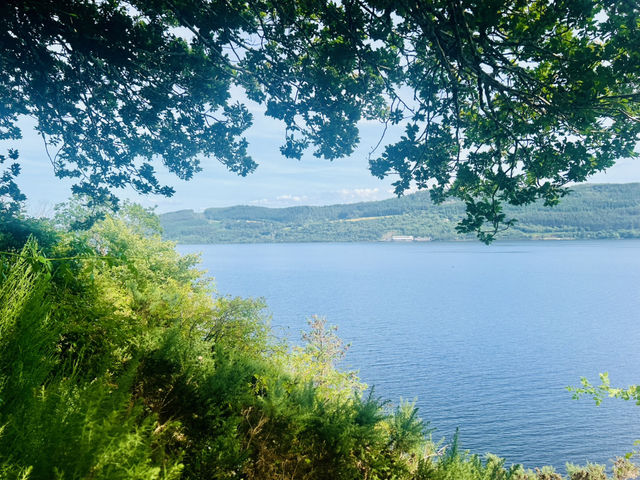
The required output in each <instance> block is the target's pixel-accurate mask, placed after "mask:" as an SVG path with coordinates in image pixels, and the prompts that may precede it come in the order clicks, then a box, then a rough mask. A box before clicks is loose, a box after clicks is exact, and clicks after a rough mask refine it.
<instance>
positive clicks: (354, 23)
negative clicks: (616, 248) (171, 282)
mask: <svg viewBox="0 0 640 480" xmlns="http://www.w3.org/2000/svg"><path fill="white" fill-rule="evenodd" d="M639 16H640V7H639V6H638V4H637V2H634V1H624V2H611V1H604V0H582V1H580V2H576V1H573V0H559V1H556V2H545V1H539V0H528V1H522V0H508V1H503V2H495V1H489V0H484V1H479V2H478V1H475V2H472V1H469V0H432V1H429V2H426V3H425V2H421V1H417V0H412V1H405V2H396V1H391V0H362V1H357V2H356V1H345V2H335V1H332V0H319V1H299V0H286V1H282V0H251V1H249V2H235V1H229V2H209V1H205V0H176V1H153V2H150V1H143V0H112V1H109V2H97V3H91V2H86V1H83V0H66V1H65V2H62V3H61V2H58V1H54V0H46V1H35V0H29V1H22V0H20V1H18V0H9V1H5V2H3V3H2V4H1V5H0V44H1V45H2V47H3V48H2V49H1V50H0V66H1V67H2V71H3V72H5V75H3V76H2V78H1V79H0V103H2V105H3V108H2V111H0V139H3V140H4V139H8V140H16V139H19V138H20V135H21V132H20V128H19V126H18V118H19V116H21V115H28V116H30V117H32V118H33V119H35V121H36V123H37V131H38V133H39V134H40V135H41V136H42V137H43V139H44V140H45V142H46V144H47V146H48V150H47V152H48V154H49V157H50V161H51V163H52V164H53V168H54V172H55V174H56V175H57V176H58V177H60V178H70V179H72V180H73V181H75V182H76V183H75V184H74V186H73V190H74V192H75V193H84V194H88V195H89V196H90V197H91V198H93V199H95V200H104V199H110V200H113V196H112V194H111V193H110V190H111V189H115V188H122V187H125V186H131V187H133V188H134V189H135V190H137V191H139V192H141V193H159V194H163V195H171V194H172V193H173V190H172V189H171V188H170V187H169V186H164V185H162V184H160V182H159V181H158V179H157V176H156V173H155V169H154V164H155V163H156V162H158V161H161V162H163V164H164V165H165V166H166V167H167V168H168V169H169V170H170V171H171V172H172V173H174V174H175V175H176V176H178V177H179V178H182V179H189V178H191V177H192V176H193V175H194V174H195V173H196V172H198V171H199V170H200V160H199V159H200V158H201V157H202V156H206V157H213V158H216V159H218V160H219V161H220V162H222V163H223V164H224V165H226V166H227V167H228V168H229V170H231V171H233V172H236V173H238V174H240V175H246V174H248V173H250V172H252V171H253V170H254V169H255V168H256V164H255V162H254V161H253V159H251V158H250V157H249V155H248V153H247V142H246V140H245V138H244V137H243V136H242V135H243V134H244V132H245V131H246V129H247V128H248V127H249V126H250V125H251V120H252V116H251V114H250V113H249V109H248V108H247V107H246V106H245V105H244V104H242V103H240V102H236V101H235V99H234V96H235V97H236V98H238V97H237V96H236V95H235V93H236V92H237V91H242V92H243V93H244V95H245V97H246V98H248V99H250V100H252V101H254V102H257V103H258V104H260V105H261V106H262V107H263V109H264V112H265V114H266V115H267V116H270V117H272V118H274V119H277V120H280V121H282V122H283V123H284V128H283V134H284V135H283V136H284V139H283V142H284V143H283V145H282V147H281V152H282V153H283V155H286V156H288V157H292V158H301V156H302V155H303V153H304V152H305V150H307V149H309V148H311V149H312V150H313V153H314V155H316V156H318V157H323V158H327V159H335V158H340V157H345V156H348V155H350V154H351V153H353V151H354V148H355V146H356V145H357V143H358V141H359V135H358V123H359V122H360V121H362V120H367V119H368V120H379V121H381V122H383V123H384V124H385V127H381V130H384V131H386V130H387V129H386V126H389V125H394V124H395V125H397V126H398V127H399V128H402V129H404V134H403V135H402V136H401V138H400V139H399V140H397V141H395V142H392V143H390V144H389V145H387V146H386V147H385V148H384V151H383V152H382V153H380V154H379V155H378V156H377V157H374V158H372V160H371V162H370V169H371V172H372V173H373V174H374V175H375V176H377V177H380V178H382V177H385V176H388V175H397V176H398V179H397V180H396V181H395V182H394V186H395V191H396V193H397V194H399V195H400V194H402V193H404V192H406V191H407V190H408V189H409V188H410V187H411V186H412V184H413V185H417V187H418V188H421V189H430V192H431V197H432V198H433V200H434V201H437V202H441V201H443V200H445V199H446V198H447V197H457V198H459V199H461V200H462V201H463V202H464V203H465V206H466V213H465V217H464V219H463V220H462V221H461V222H460V224H459V225H458V230H459V231H461V232H462V233H476V234H478V236H479V237H480V238H481V239H482V240H483V241H486V242H489V241H491V240H492V239H493V237H494V235H495V234H496V233H497V232H499V231H500V229H501V228H502V227H503V226H504V225H508V224H510V223H511V222H512V218H511V217H510V215H509V214H508V213H507V212H506V211H505V210H504V209H503V207H502V204H504V203H507V204H511V205H526V204H530V203H532V202H534V201H536V200H541V201H543V202H544V204H545V205H554V204H556V203H557V202H558V201H559V200H560V199H561V198H562V197H563V196H565V194H566V185H568V184H570V183H573V182H582V181H584V180H585V179H586V178H587V177H588V176H589V175H591V174H593V173H595V172H598V171H602V170H604V169H606V168H608V167H610V166H611V165H612V164H613V163H614V162H615V161H616V160H617V159H618V158H622V157H634V156H636V155H637V153H636V151H635V147H636V145H637V141H638V135H639V134H640V121H639V120H638V119H639V118H640V93H639V92H638V83H639V77H638V75H639V74H638V72H640V55H639V53H638V45H639V44H640V33H639V32H640V28H639V27H638V18H639ZM232 93H233V94H234V95H232ZM52 99H53V100H52ZM7 157H8V158H10V159H11V160H12V161H14V162H13V164H12V165H11V166H9V169H8V170H7V171H5V172H4V173H3V176H2V177H0V197H11V198H13V200H15V201H19V200H20V199H21V197H20V194H19V192H18V191H17V187H16V186H15V183H14V181H13V178H14V177H15V175H17V173H18V164H17V163H16V162H15V160H16V159H17V158H18V157H17V152H15V151H10V153H9V154H8V155H7ZM4 160H5V157H4V156H3V157H0V162H3V161H4ZM3 209H5V208H4V207H3Z"/></svg>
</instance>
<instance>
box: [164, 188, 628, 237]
mask: <svg viewBox="0 0 640 480" xmlns="http://www.w3.org/2000/svg"><path fill="white" fill-rule="evenodd" d="M464 211H465V207H464V204H463V203H462V202H460V201H454V200H450V201H446V202H444V203H443V204H440V205H434V204H433V203H432V202H431V200H430V199H429V194H428V192H417V193H414V194H411V195H407V196H404V197H399V198H391V199H388V200H381V201H376V202H362V203H354V204H342V205H328V206H299V207H287V208H265V207H256V206H233V207H226V208H208V209H205V210H204V211H203V212H201V213H199V212H194V211H193V210H180V211H176V212H170V213H164V214H161V215H160V221H161V224H162V227H163V230H164V238H165V239H167V240H172V241H176V242H178V243H181V244H215V243H296V242H379V241H398V242H427V241H477V238H476V237H475V235H473V234H464V235H463V234H459V233H457V232H456V225H457V224H458V222H459V221H460V219H461V218H462V217H463V216H464ZM505 212H506V213H507V217H508V218H511V217H514V218H516V219H517V221H516V222H515V224H514V225H512V226H511V227H510V228H509V229H508V230H506V231H505V232H502V233H501V234H500V235H499V236H497V237H496V240H498V241H499V240H550V241H551V240H585V239H618V238H640V183H628V184H601V185H578V186H575V187H574V188H573V191H572V192H571V193H570V194H569V195H568V196H567V197H565V198H563V200H562V201H561V202H560V203H559V204H558V205H556V206H554V207H552V208H550V207H545V206H543V205H542V204H538V203H536V204H533V205H529V206H526V207H517V208H516V207H509V208H506V209H505Z"/></svg>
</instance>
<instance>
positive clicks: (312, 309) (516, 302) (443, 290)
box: [179, 240, 640, 470]
mask: <svg viewBox="0 0 640 480" xmlns="http://www.w3.org/2000/svg"><path fill="white" fill-rule="evenodd" d="M179 250H180V251H181V252H202V261H203V266H204V267H205V268H206V269H208V270H209V272H210V274H211V275H213V276H214V277H215V279H216V284H217V288H218V291H219V293H220V294H229V295H234V296H236V295H239V296H245V297H246V296H253V297H264V298H265V299H266V301H267V303H268V305H269V310H270V311H271V313H272V314H273V320H272V325H273V326H274V327H275V328H276V330H277V331H278V332H281V334H282V335H286V336H288V337H289V338H299V332H300V331H302V330H303V329H304V328H305V327H306V318H308V317H309V316H310V315H312V314H318V315H323V316H326V317H327V319H328V321H329V323H332V324H337V325H338V326H339V331H338V333H339V335H340V336H341V337H342V338H343V339H344V340H345V341H346V342H350V343H351V348H350V350H349V353H348V356H347V361H346V365H347V366H348V367H351V368H353V369H356V370H359V371H360V377H361V378H362V379H363V380H364V381H365V382H366V383H367V384H369V385H375V391H376V393H377V394H379V395H381V396H383V397H384V398H388V399H390V400H392V401H393V402H396V403H397V402H398V401H399V400H400V398H404V399H414V398H416V399H417V405H418V407H419V411H420V414H421V416H422V418H424V419H425V420H427V421H429V422H430V427H431V428H434V429H435V431H434V433H433V437H434V439H439V438H442V437H447V438H448V439H449V438H450V437H451V436H452V435H453V433H454V432H455V429H456V427H460V442H461V445H462V448H464V449H469V450H471V451H472V452H474V453H480V454H482V453H485V452H492V453H495V454H497V455H500V456H503V457H506V459H507V464H511V463H523V464H524V465H525V466H527V467H535V466H541V465H547V464H550V465H554V466H556V467H557V468H559V469H560V470H563V469H564V463H565V462H573V463H585V462H586V461H587V460H589V461H591V462H599V463H605V462H607V461H608V460H609V459H611V458H613V457H614V456H616V455H622V454H624V453H625V452H628V451H630V450H632V448H633V441H634V440H636V439H639V438H640V407H639V406H636V405H634V404H631V403H628V402H622V401H620V400H609V401H605V402H604V403H603V405H602V406H600V407H596V406H595V405H594V402H593V401H592V400H590V399H586V398H585V399H582V400H580V401H575V400H572V399H571V394H570V393H569V392H567V391H566V390H565V387H566V386H567V385H577V384H578V383H579V378H580V376H587V377H588V378H590V379H591V380H592V381H594V382H595V381H597V380H598V378H597V375H598V373H599V372H603V371H608V372H609V374H610V377H611V380H612V383H613V384H616V385H618V384H619V385H626V384H630V383H638V382H640V370H639V368H638V367H639V366H640V348H639V346H640V321H639V320H640V241H635V240H629V241H626V240H625V241H589V242H517V243H516V242H514V243H506V242H504V243H496V244H494V245H492V246H490V247H487V246H484V245H482V244H480V243H435V242H434V243H360V244H357V243H356V244H354V243H342V244H340V243H316V244H249V245H200V246H192V245H190V246H180V247H179Z"/></svg>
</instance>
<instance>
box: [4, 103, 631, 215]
mask: <svg viewBox="0 0 640 480" xmlns="http://www.w3.org/2000/svg"><path fill="white" fill-rule="evenodd" d="M249 108H250V110H251V111H252V113H253V115H254V125H253V126H252V127H251V128H250V129H249V130H248V131H247V135H246V137H247V140H248V142H249V153H250V154H251V155H252V157H253V158H254V160H256V161H257V163H258V168H257V170H256V171H255V172H254V173H253V174H250V175H249V176H247V177H239V176H237V175H236V174H234V173H231V172H229V171H227V170H226V168H225V167H224V166H222V165H221V164H220V163H218V162H217V161H216V160H215V159H202V162H201V166H202V171H201V172H199V173H198V174H196V175H195V176H194V178H193V179H191V180H189V181H182V180H179V179H177V178H176V177H175V176H173V175H172V174H170V173H169V172H167V171H164V170H163V169H162V166H158V165H156V168H157V170H158V176H159V179H160V180H161V181H162V182H165V183H166V184H168V185H171V186H172V187H174V188H175V191H176V192H175V194H174V196H173V197H170V198H166V197H162V196H157V195H147V196H144V195H139V194H137V193H136V192H134V191H133V190H124V191H116V194H117V195H118V196H119V197H120V198H127V199H130V200H132V201H135V202H137V203H140V204H142V205H144V206H148V207H156V212H158V213H164V212H170V211H175V210H182V209H193V210H196V211H201V210H204V209H205V208H208V207H225V206H231V205H240V204H241V205H258V206H265V207H287V206H295V205H329V204H335V203H352V202H360V201H370V200H381V199H384V198H389V197H391V196H393V193H392V186H391V183H392V181H393V177H390V178H386V179H384V180H380V179H377V178H375V177H373V176H372V175H371V173H370V172H369V168H368V156H369V152H370V151H371V150H372V148H373V147H374V146H375V145H376V144H377V143H378V141H379V139H380V135H381V134H382V131H383V127H382V125H381V124H380V123H377V122H363V123H361V124H360V137H361V143H360V146H359V148H358V149H357V150H356V151H355V152H354V153H353V154H352V155H351V156H350V157H349V158H344V159H340V160H334V161H328V160H323V159H318V158H315V157H313V156H312V155H311V154H310V153H309V154H307V155H305V156H304V157H303V158H302V160H299V161H298V160H293V159H288V158H284V157H283V156H282V155H281V154H280V151H279V147H280V145H281V144H282V143H283V140H284V128H283V125H282V123H281V122H279V121H278V120H273V119H270V118H267V117H265V116H263V115H262V114H261V111H260V109H259V107H258V106H256V105H249ZM20 127H21V128H22V133H23V138H22V140H21V141H19V142H15V141H14V142H12V143H11V144H9V143H7V142H0V148H1V149H2V150H5V149H6V147H9V146H11V147H14V148H18V150H19V151H20V163H21V165H22V173H21V175H20V176H19V177H18V180H17V182H18V184H19V186H20V188H21V189H22V190H23V192H24V193H25V194H26V195H27V198H28V200H27V204H26V208H27V213H28V214H30V215H35V216H49V215H51V214H52V213H53V211H54V206H55V205H56V204H58V203H61V202H64V201H66V200H67V199H68V198H69V195H70V187H71V182H70V181H67V180H60V179H58V178H56V177H55V176H54V174H53V169H52V167H51V164H50V163H49V160H48V158H47V156H46V152H45V148H44V143H43V141H42V139H41V138H40V137H39V136H38V135H37V134H36V132H35V131H34V128H33V127H34V123H33V121H31V120H29V119H26V118H23V119H21V120H20ZM401 133H402V132H401V131H400V129H399V128H398V129H396V130H391V131H388V132H387V135H386V136H385V140H386V141H393V140H394V139H397V138H398V137H399V136H400V135H401ZM383 145H384V144H383ZM382 148H383V147H382V146H380V147H379V148H378V150H377V152H378V153H380V152H382ZM589 181H590V182H592V183H626V182H640V160H630V159H622V160H619V161H618V162H617V163H616V165H615V166H613V167H611V168H610V169H609V170H608V171H607V172H605V173H600V174H597V175H594V176H593V177H591V179H590V180H589Z"/></svg>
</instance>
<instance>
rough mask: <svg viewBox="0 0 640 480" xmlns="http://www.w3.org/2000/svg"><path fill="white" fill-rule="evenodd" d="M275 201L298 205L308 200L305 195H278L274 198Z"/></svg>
mask: <svg viewBox="0 0 640 480" xmlns="http://www.w3.org/2000/svg"><path fill="white" fill-rule="evenodd" d="M276 200H277V201H279V202H294V203H300V202H305V201H307V200H309V197H307V196H306V195H279V196H277V197H276Z"/></svg>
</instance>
